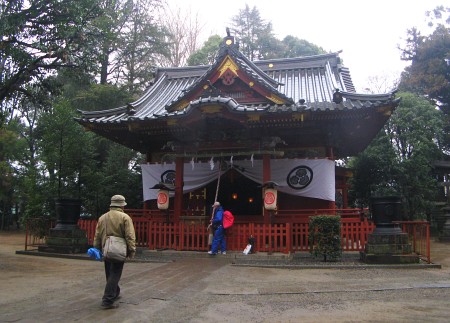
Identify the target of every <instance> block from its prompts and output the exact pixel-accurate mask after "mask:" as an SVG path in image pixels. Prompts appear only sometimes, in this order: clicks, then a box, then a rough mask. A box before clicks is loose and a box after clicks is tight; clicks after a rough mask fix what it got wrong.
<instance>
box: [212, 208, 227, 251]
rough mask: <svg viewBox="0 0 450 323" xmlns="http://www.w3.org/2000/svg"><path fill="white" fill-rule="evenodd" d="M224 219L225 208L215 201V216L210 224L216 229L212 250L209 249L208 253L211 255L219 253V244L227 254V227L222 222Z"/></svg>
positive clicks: (221, 249)
mask: <svg viewBox="0 0 450 323" xmlns="http://www.w3.org/2000/svg"><path fill="white" fill-rule="evenodd" d="M222 220H223V208H222V206H220V203H219V202H214V204H213V218H212V220H211V223H210V225H211V226H212V228H213V231H214V238H213V241H212V246H211V250H210V251H208V254H210V255H217V252H218V251H219V245H220V251H221V252H222V254H223V255H226V254H227V244H226V241H225V229H224V228H223V224H222Z"/></svg>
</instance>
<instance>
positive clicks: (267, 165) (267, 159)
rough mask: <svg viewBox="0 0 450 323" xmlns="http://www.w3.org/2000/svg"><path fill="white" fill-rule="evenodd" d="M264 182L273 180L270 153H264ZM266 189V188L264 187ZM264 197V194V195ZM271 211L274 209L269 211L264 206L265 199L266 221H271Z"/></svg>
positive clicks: (264, 211) (264, 215)
mask: <svg viewBox="0 0 450 323" xmlns="http://www.w3.org/2000/svg"><path fill="white" fill-rule="evenodd" d="M262 158H263V183H265V182H268V181H270V180H271V177H270V155H267V154H266V155H263V157H262ZM263 190H264V189H263ZM261 194H264V191H263V192H261ZM263 199H264V195H263ZM270 212H273V211H267V210H266V209H265V208H264V201H263V217H264V223H270Z"/></svg>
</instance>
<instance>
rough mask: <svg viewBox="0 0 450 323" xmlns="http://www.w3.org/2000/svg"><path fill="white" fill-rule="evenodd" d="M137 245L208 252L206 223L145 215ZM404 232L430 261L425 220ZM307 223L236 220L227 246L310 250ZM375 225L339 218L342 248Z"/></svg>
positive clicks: (90, 229)
mask: <svg viewBox="0 0 450 323" xmlns="http://www.w3.org/2000/svg"><path fill="white" fill-rule="evenodd" d="M133 223H134V226H135V230H136V242H137V246H139V247H145V248H149V249H174V250H196V251H207V250H208V248H209V246H208V231H207V230H206V226H205V225H201V224H187V223H182V222H181V223H165V222H155V221H152V220H149V219H147V218H133ZM399 224H400V225H401V227H402V230H403V231H404V232H407V233H408V234H409V238H410V241H411V244H412V247H413V251H414V252H415V253H417V254H419V255H420V256H421V258H422V259H423V260H425V261H427V262H430V261H431V260H430V233H429V232H430V230H429V223H428V222H426V221H406V222H399ZM79 225H80V227H81V228H82V229H84V230H86V232H87V236H88V241H89V243H92V239H93V237H94V233H95V226H96V221H91V220H80V221H79ZM308 227H309V222H308V221H306V220H301V221H298V222H296V223H283V224H281V223H280V224H263V223H238V224H235V225H234V226H233V227H232V228H230V229H228V230H227V249H228V250H239V251H240V250H243V249H244V248H245V246H246V245H247V243H248V239H249V237H250V236H253V237H254V238H255V249H256V251H260V252H261V251H263V252H283V253H289V252H302V251H309V244H308ZM374 229H375V225H374V224H373V223H372V222H371V221H368V220H367V219H365V218H364V219H356V218H342V219H341V238H342V250H343V251H344V252H345V251H363V250H364V246H365V244H366V242H367V239H368V235H369V234H370V233H371V232H372V231H373V230H374Z"/></svg>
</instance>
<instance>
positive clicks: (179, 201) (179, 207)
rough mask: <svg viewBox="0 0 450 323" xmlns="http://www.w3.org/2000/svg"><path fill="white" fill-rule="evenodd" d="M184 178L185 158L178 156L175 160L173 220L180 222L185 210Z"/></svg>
mask: <svg viewBox="0 0 450 323" xmlns="http://www.w3.org/2000/svg"><path fill="white" fill-rule="evenodd" d="M183 178H184V159H183V157H177V158H176V160H175V197H174V205H173V214H174V215H173V222H174V223H179V222H180V216H181V212H182V211H183V185H184V183H183Z"/></svg>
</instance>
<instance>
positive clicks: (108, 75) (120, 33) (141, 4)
mask: <svg viewBox="0 0 450 323" xmlns="http://www.w3.org/2000/svg"><path fill="white" fill-rule="evenodd" d="M101 6H102V8H103V10H104V15H103V16H102V17H100V18H99V19H98V20H97V27H98V28H99V29H100V30H101V33H100V35H99V37H98V44H97V45H96V47H97V48H98V52H99V53H100V54H99V55H98V56H97V57H98V62H99V64H100V75H99V76H100V84H106V83H108V82H112V83H114V84H121V85H124V86H126V87H127V89H128V90H129V92H130V93H131V94H134V93H139V92H140V91H141V90H143V89H144V88H145V87H146V86H147V85H148V83H149V82H150V81H151V79H152V78H153V75H152V73H153V72H154V67H155V60H156V58H157V57H159V56H160V55H163V56H167V55H168V45H167V44H166V43H165V41H164V37H165V36H166V32H165V29H164V28H162V27H160V26H159V25H158V24H157V21H156V19H155V18H154V17H153V15H154V14H155V12H156V10H157V9H158V8H159V6H160V1H159V0H104V1H102V2H101Z"/></svg>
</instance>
